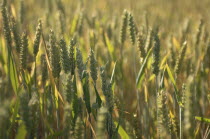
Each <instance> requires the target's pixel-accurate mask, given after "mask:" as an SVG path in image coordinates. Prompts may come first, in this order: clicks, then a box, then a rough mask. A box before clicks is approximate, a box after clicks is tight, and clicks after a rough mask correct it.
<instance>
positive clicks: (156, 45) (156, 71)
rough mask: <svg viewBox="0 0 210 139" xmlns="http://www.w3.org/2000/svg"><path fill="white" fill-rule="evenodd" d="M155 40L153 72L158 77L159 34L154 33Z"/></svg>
mask: <svg viewBox="0 0 210 139" xmlns="http://www.w3.org/2000/svg"><path fill="white" fill-rule="evenodd" d="M153 35H154V36H153V38H154V48H153V63H152V72H153V73H154V74H155V75H156V76H157V75H158V73H159V61H160V40H159V37H158V32H157V31H155V32H153Z"/></svg>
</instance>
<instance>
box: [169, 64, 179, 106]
mask: <svg viewBox="0 0 210 139" xmlns="http://www.w3.org/2000/svg"><path fill="white" fill-rule="evenodd" d="M165 68H166V70H167V73H168V75H169V78H170V80H171V82H172V84H173V87H174V90H175V95H176V100H177V103H178V104H179V105H180V104H181V101H180V98H179V96H178V89H177V86H176V82H175V80H174V77H173V75H172V72H171V70H170V68H169V66H168V64H166V66H165Z"/></svg>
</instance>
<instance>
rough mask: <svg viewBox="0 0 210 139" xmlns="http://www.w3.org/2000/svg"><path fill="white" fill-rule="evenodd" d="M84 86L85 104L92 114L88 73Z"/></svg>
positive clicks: (84, 79) (83, 81) (83, 80)
mask: <svg viewBox="0 0 210 139" xmlns="http://www.w3.org/2000/svg"><path fill="white" fill-rule="evenodd" d="M82 87H83V93H84V100H85V105H86V108H87V111H88V113H89V114H90V113H91V105H90V92H89V80H88V75H85V77H83V79H82Z"/></svg>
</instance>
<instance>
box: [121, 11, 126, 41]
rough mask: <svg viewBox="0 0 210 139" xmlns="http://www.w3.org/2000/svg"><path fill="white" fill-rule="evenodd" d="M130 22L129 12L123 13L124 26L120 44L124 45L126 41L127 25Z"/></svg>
mask: <svg viewBox="0 0 210 139" xmlns="http://www.w3.org/2000/svg"><path fill="white" fill-rule="evenodd" d="M127 22H128V12H127V10H124V11H123V16H122V26H121V30H120V43H121V44H123V43H124V42H125V39H126V30H127V24H128V23H127Z"/></svg>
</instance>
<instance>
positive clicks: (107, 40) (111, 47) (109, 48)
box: [105, 34, 114, 58]
mask: <svg viewBox="0 0 210 139" xmlns="http://www.w3.org/2000/svg"><path fill="white" fill-rule="evenodd" d="M105 41H106V44H107V47H108V51H109V54H110V55H111V56H112V58H114V46H113V45H112V44H111V42H110V40H109V38H108V36H107V34H105Z"/></svg>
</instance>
